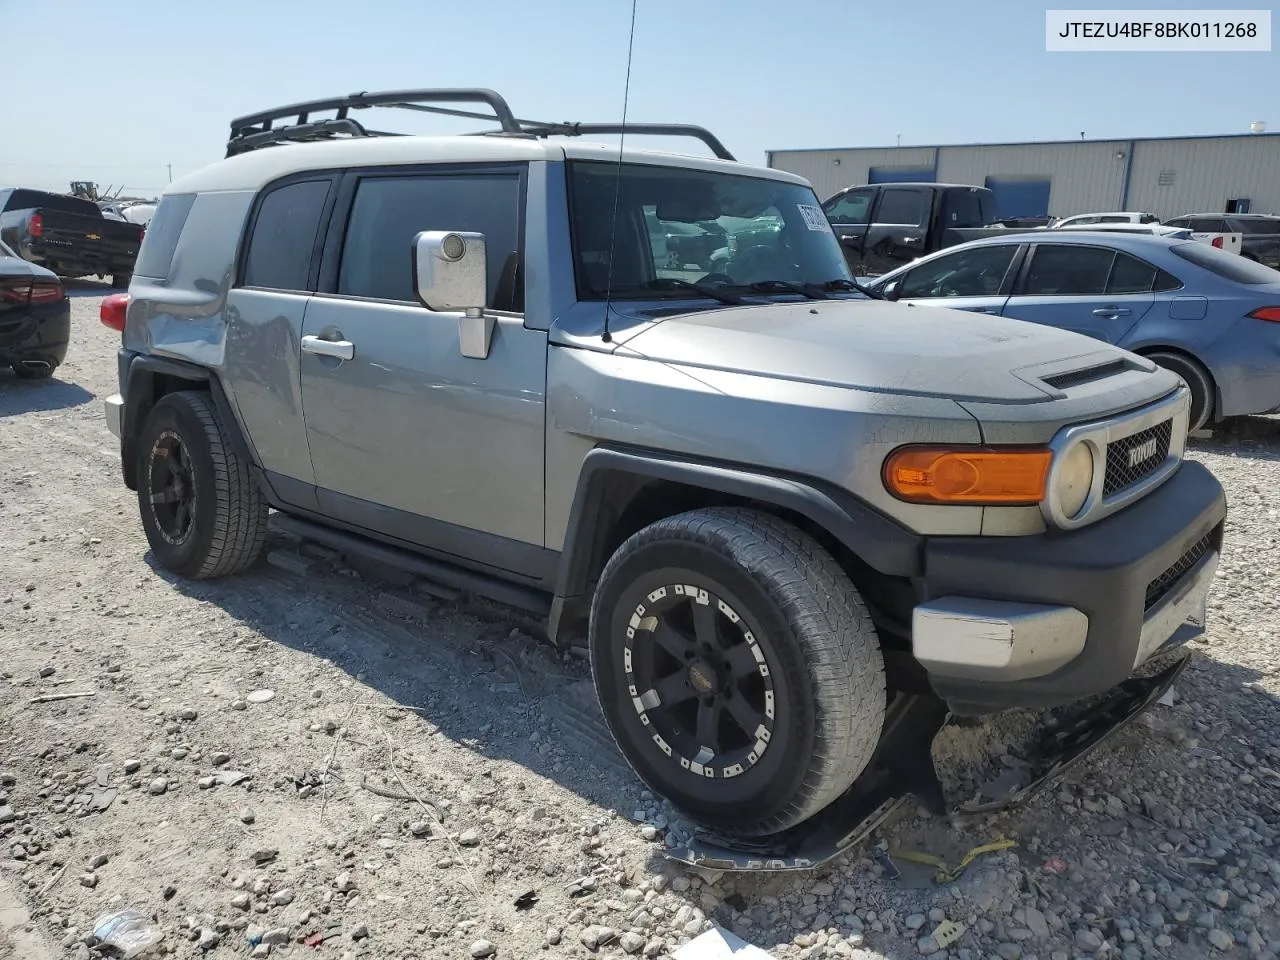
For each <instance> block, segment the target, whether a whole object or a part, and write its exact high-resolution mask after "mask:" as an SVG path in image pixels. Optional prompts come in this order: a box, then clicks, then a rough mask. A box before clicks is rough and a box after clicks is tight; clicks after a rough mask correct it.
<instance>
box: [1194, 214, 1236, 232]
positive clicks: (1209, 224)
mask: <svg viewBox="0 0 1280 960" xmlns="http://www.w3.org/2000/svg"><path fill="white" fill-rule="evenodd" d="M1191 229H1192V230H1195V231H1196V232H1197V233H1230V232H1231V231H1230V230H1228V229H1227V222H1226V221H1225V220H1220V219H1218V218H1217V217H1196V218H1195V219H1194V220H1193V221H1192V222H1191Z"/></svg>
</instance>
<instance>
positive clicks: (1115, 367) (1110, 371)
mask: <svg viewBox="0 0 1280 960" xmlns="http://www.w3.org/2000/svg"><path fill="white" fill-rule="evenodd" d="M1128 369H1129V363H1128V361H1127V360H1125V359H1124V358H1123V357H1121V358H1120V359H1118V360H1112V361H1110V362H1109V363H1101V364H1098V365H1097V366H1093V367H1082V368H1081V369H1079V370H1069V371H1067V372H1066V373H1055V374H1051V375H1050V376H1047V377H1042V378H1041V379H1043V380H1044V382H1045V383H1047V384H1048V385H1049V386H1051V387H1053V388H1054V389H1055V390H1070V389H1071V388H1072V387H1078V386H1080V385H1081V384H1082V383H1092V382H1093V381H1094V380H1105V379H1106V378H1107V377H1114V376H1116V375H1117V374H1121V373H1124V372H1125V371H1126V370H1128Z"/></svg>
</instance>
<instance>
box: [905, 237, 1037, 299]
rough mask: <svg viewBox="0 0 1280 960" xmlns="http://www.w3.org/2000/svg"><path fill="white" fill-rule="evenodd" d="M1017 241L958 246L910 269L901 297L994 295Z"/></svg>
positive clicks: (997, 291) (1006, 270)
mask: <svg viewBox="0 0 1280 960" xmlns="http://www.w3.org/2000/svg"><path fill="white" fill-rule="evenodd" d="M1017 250H1018V245H1017V244H1016V243H1002V244H993V245H991V246H989V247H974V248H973V249H971V250H959V251H957V252H955V253H951V254H947V255H946V256H942V257H939V258H938V259H937V260H934V261H933V262H932V263H926V264H922V265H921V266H918V267H916V268H915V269H914V270H910V271H908V272H907V275H906V276H905V277H903V279H902V284H901V286H900V287H899V294H898V298H899V299H901V300H908V299H911V298H913V297H925V298H928V297H994V296H996V295H997V294H998V293H999V292H1000V285H1001V283H1002V282H1003V281H1004V276H1005V274H1006V273H1008V271H1009V264H1010V263H1012V262H1013V255H1014V254H1015V253H1016V252H1017Z"/></svg>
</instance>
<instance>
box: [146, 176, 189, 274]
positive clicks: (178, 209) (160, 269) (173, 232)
mask: <svg viewBox="0 0 1280 960" xmlns="http://www.w3.org/2000/svg"><path fill="white" fill-rule="evenodd" d="M195 202H196V195H195V194H194V193H175V194H169V195H168V196H165V197H161V198H160V205H159V206H158V207H156V215H155V216H154V217H152V218H151V223H150V224H149V225H148V227H147V232H146V234H145V235H144V236H143V238H142V249H141V250H139V251H138V261H137V263H135V264H134V267H133V272H134V273H135V274H137V275H138V276H140V277H150V278H152V279H153V280H163V279H164V278H165V277H167V276H168V275H169V265H170V264H171V263H173V253H174V251H175V250H177V249H178V238H179V237H181V236H182V228H183V226H185V225H186V222H187V215H188V214H190V213H191V205H192V204H193V203H195Z"/></svg>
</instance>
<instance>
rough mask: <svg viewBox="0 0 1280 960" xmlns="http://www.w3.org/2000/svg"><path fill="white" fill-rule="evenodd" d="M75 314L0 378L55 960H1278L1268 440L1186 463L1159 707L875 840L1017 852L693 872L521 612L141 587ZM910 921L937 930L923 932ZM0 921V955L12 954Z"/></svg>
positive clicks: (1274, 592)
mask: <svg viewBox="0 0 1280 960" xmlns="http://www.w3.org/2000/svg"><path fill="white" fill-rule="evenodd" d="M103 292H104V288H103V287H101V286H100V285H93V284H90V283H82V284H79V285H77V289H76V290H75V294H76V300H75V302H74V305H73V306H74V338H75V342H74V346H73V349H72V353H71V356H70V357H69V359H68V362H67V364H66V365H65V366H64V367H62V368H61V369H60V370H59V375H58V377H57V378H56V379H55V380H53V381H52V382H47V383H41V384H33V383H25V382H18V381H16V380H15V379H13V378H12V377H11V376H9V375H8V374H7V373H6V374H2V375H0V543H3V544H4V550H3V553H2V554H0V655H2V657H3V660H2V662H0V891H3V889H4V888H5V886H6V884H7V885H8V886H10V887H12V888H13V889H14V890H17V891H20V894H19V896H20V898H21V901H22V902H23V904H25V906H26V908H27V909H28V910H29V911H30V916H31V918H32V920H31V922H30V924H29V926H30V928H31V932H33V933H37V934H41V933H42V934H43V936H44V937H45V939H46V940H47V941H48V944H49V946H50V949H51V950H52V954H53V955H54V956H71V957H77V958H80V960H83V958H87V957H91V956H97V955H99V954H100V952H101V951H100V950H99V949H98V948H97V947H96V946H95V943H96V941H94V939H93V937H92V935H91V930H92V927H93V922H94V919H95V918H96V917H97V916H99V915H100V914H102V913H105V912H108V911H113V910H119V909H122V908H125V907H136V908H138V909H139V910H141V911H142V912H143V913H144V914H146V915H147V916H148V917H150V918H152V920H153V922H154V924H155V925H156V926H157V927H158V928H159V929H160V930H162V931H163V932H164V940H163V941H162V943H161V945H160V948H159V949H160V950H161V951H163V952H165V953H168V954H170V955H173V956H178V957H195V956H210V957H221V956H226V957H234V956H255V957H260V956H268V955H270V956H284V957H288V956H303V955H306V956H310V955H313V954H312V951H311V950H310V949H309V948H308V947H305V946H301V945H299V944H298V941H299V940H300V939H301V938H304V937H308V936H312V937H314V936H319V937H324V938H326V939H325V940H324V942H323V943H322V944H321V945H320V946H319V947H318V948H317V949H316V950H315V951H314V955H316V956H329V957H352V958H354V957H360V958H397V960H398V958H418V957H462V958H466V957H484V956H489V955H496V956H497V957H533V956H539V955H549V956H589V955H592V954H599V955H603V956H622V955H625V954H637V955H643V956H649V957H657V956H665V955H669V954H670V953H672V952H674V951H675V950H676V949H678V947H679V946H680V945H681V944H682V943H684V942H687V941H688V940H689V939H690V938H691V937H692V936H694V935H696V934H698V933H699V932H701V931H703V930H705V929H707V928H708V926H709V925H710V924H711V923H717V924H720V925H722V926H724V927H726V928H728V929H730V930H732V931H734V932H735V933H737V934H738V935H739V936H741V937H743V938H744V939H747V940H749V941H751V942H753V943H755V944H756V945H758V946H760V947H761V948H763V949H765V950H767V951H769V952H771V953H773V954H775V955H777V956H779V957H853V958H872V957H888V958H905V957H916V956H920V955H932V956H936V957H954V958H964V960H985V958H989V957H997V958H1004V960H1018V958H1022V960H1032V958H1038V960H1051V958H1052V960H1062V958H1075V957H1080V956H1097V957H1116V956H1120V957H1124V958H1138V957H1176V958H1193V957H1194V958H1202V957H1206V956H1216V955H1223V956H1239V957H1245V956H1255V957H1275V956H1277V955H1278V954H1280V909H1278V908H1277V905H1276V900H1277V896H1280V850H1277V838H1278V837H1280V774H1277V772H1276V771H1277V770H1280V706H1278V702H1277V694H1280V671H1278V668H1277V664H1278V660H1277V656H1276V652H1275V643H1276V640H1277V631H1278V629H1280V615H1278V613H1277V611H1278V608H1280V589H1278V588H1277V586H1276V584H1277V582H1278V580H1277V571H1278V570H1280V546H1278V544H1277V533H1276V530H1277V522H1276V521H1277V508H1280V422H1277V420H1276V419H1274V418H1273V419H1266V418H1253V419H1250V420H1247V421H1243V422H1240V423H1236V424H1233V425H1231V426H1230V427H1229V428H1228V429H1226V430H1223V431H1221V432H1220V433H1219V435H1218V437H1216V438H1215V439H1214V440H1211V441H1199V442H1197V443H1196V444H1195V445H1194V446H1193V450H1192V452H1191V456H1192V457H1194V458H1195V459H1198V460H1201V461H1203V462H1205V463H1206V464H1208V465H1209V466H1210V467H1211V468H1212V469H1213V470H1214V472H1215V473H1217V475H1218V476H1219V477H1220V478H1221V479H1222V482H1223V483H1224V484H1225V485H1226V487H1227V491H1228V495H1229V498H1230V508H1231V513H1230V520H1229V527H1228V533H1227V545H1226V552H1225V556H1224V558H1223V563H1222V566H1221V569H1220V574H1219V579H1218V581H1217V584H1216V586H1215V589H1214V593H1213V598H1212V606H1213V611H1212V612H1213V615H1214V616H1213V621H1212V628H1211V631H1210V635H1209V637H1208V639H1207V641H1206V642H1205V643H1203V644H1198V645H1197V646H1198V655H1197V656H1196V658H1195V660H1194V662H1193V665H1192V666H1191V667H1190V668H1189V670H1188V672H1187V674H1186V675H1185V679H1184V680H1183V681H1181V682H1180V684H1179V687H1178V691H1177V692H1178V699H1177V702H1176V703H1175V705H1173V706H1171V707H1166V706H1161V707H1156V708H1154V709H1153V710H1152V711H1151V712H1150V713H1149V714H1147V715H1146V716H1145V717H1144V718H1143V721H1142V722H1140V723H1138V724H1135V725H1134V726H1133V727H1132V728H1130V729H1129V730H1127V731H1125V732H1124V733H1122V734H1120V735H1119V736H1118V737H1117V738H1116V739H1115V740H1114V741H1112V742H1111V743H1110V744H1109V745H1108V746H1106V747H1105V748H1103V749H1102V750H1100V751H1099V752H1098V753H1097V754H1095V755H1094V756H1093V757H1091V758H1090V759H1089V760H1088V761H1087V762H1085V763H1084V764H1082V765H1081V766H1080V767H1078V768H1076V770H1075V771H1074V776H1073V778H1071V779H1068V780H1066V781H1063V782H1062V783H1060V784H1058V785H1057V786H1056V787H1055V788H1054V789H1052V790H1049V791H1046V792H1045V793H1044V794H1042V795H1041V796H1040V797H1038V798H1037V799H1036V800H1035V801H1033V802H1032V803H1030V804H1029V805H1028V806H1026V807H1024V808H1022V809H1021V810H1018V811H1016V812H1013V813H1009V814H1005V815H1001V816H997V817H988V818H984V819H978V820H967V821H964V822H955V823H948V822H947V821H945V820H941V819H934V818H929V817H928V816H927V815H925V814H923V813H922V812H919V811H916V810H914V809H910V808H909V809H907V810H906V811H904V813H903V814H901V815H900V816H899V817H898V818H897V819H896V820H895V821H894V822H892V823H890V824H888V825H887V826H886V827H885V828H883V829H882V831H881V832H880V833H879V834H878V835H877V837H876V838H875V840H876V841H878V842H883V843H885V844H887V847H888V849H889V850H890V851H893V850H903V849H906V850H922V851H927V852H931V853H933V854H935V855H938V856H941V857H943V858H944V859H946V860H947V861H948V862H950V863H955V862H956V861H957V860H958V858H959V857H960V856H962V855H963V853H964V852H965V851H966V850H968V849H970V848H971V847H973V846H975V845H978V844H981V843H986V842H989V841H992V840H995V839H998V838H1007V839H1010V840H1013V841H1014V842H1015V845H1014V846H1012V847H1010V848H1008V849H1006V850H1003V851H1000V852H997V853H992V854H987V855H983V856H980V857H978V858H977V859H976V860H975V861H974V862H973V864H972V865H971V866H970V867H969V868H968V869H967V870H966V871H965V872H964V874H963V875H962V876H961V877H960V878H959V879H958V880H956V881H955V882H953V883H943V884H938V883H934V882H933V878H932V877H931V871H930V870H929V869H928V868H917V867H915V866H914V865H913V864H910V863H907V862H905V861H903V860H901V859H899V860H898V861H897V862H898V864H899V866H900V867H901V868H902V876H901V878H899V879H896V880H890V879H887V878H886V876H885V875H884V869H883V867H882V866H881V865H880V862H879V861H878V860H877V859H876V858H874V857H873V856H872V855H871V854H872V848H871V846H868V847H867V848H865V849H859V850H855V851H854V852H852V853H851V854H850V855H848V856H847V857H846V859H845V860H844V861H843V862H841V863H839V864H837V865H835V866H833V867H832V868H830V869H828V870H826V871H824V872H821V873H817V874H807V875H786V876H772V877H763V878H761V877H753V878H742V877H734V876H731V875H724V876H720V877H716V876H699V875H694V874H691V873H687V872H684V871H682V870H679V869H676V868H674V867H673V866H671V865H670V864H668V863H667V862H666V861H664V860H663V858H662V857H661V855H660V853H659V847H658V845H657V843H658V841H659V840H660V839H661V836H662V832H663V828H664V826H666V825H667V821H668V820H671V819H673V818H672V817H671V813H670V811H667V810H664V809H663V808H662V805H661V804H659V803H657V802H655V801H654V799H653V798H652V797H650V796H648V795H647V794H646V793H644V792H643V790H642V788H641V786H640V785H639V784H638V782H637V781H636V780H635V778H634V777H633V776H632V775H631V774H630V773H629V772H628V771H627V769H626V767H625V766H624V765H623V764H622V763H621V760H620V758H619V757H618V755H617V754H616V752H615V751H614V749H613V747H612V745H611V744H610V743H608V741H607V739H605V738H603V737H602V736H601V733H600V730H599V729H598V727H595V726H594V725H593V723H592V721H591V715H590V705H591V695H590V690H589V686H588V685H587V683H586V670H585V665H584V664H583V663H582V662H581V661H580V660H578V659H577V658H576V657H572V656H570V657H564V656H560V655H558V654H556V653H554V652H552V651H550V650H548V649H547V648H546V647H544V646H540V645H539V644H538V643H536V642H535V641H534V640H532V639H531V638H530V637H529V636H528V635H527V630H526V627H527V625H525V624H523V623H522V622H521V620H520V618H519V617H518V616H516V615H513V614H511V613H509V612H507V611H503V610H501V609H498V608H490V607H481V606H469V605H467V604H465V603H463V602H461V601H459V600H457V599H452V598H448V597H440V596H437V595H432V594H430V593H428V592H425V591H424V590H423V588H422V585H421V584H414V583H408V582H406V581H405V580H403V579H397V577H396V576H395V575H394V574H393V573H392V572H390V571H377V570H372V569H369V568H361V569H359V570H353V569H350V568H347V567H344V566H342V565H341V564H339V563H337V562H335V559H334V558H333V557H332V556H330V555H327V554H325V553H324V552H323V551H317V550H311V549H309V548H307V547H305V545H300V544H296V543H290V542H288V541H286V540H283V539H281V538H280V537H276V538H275V539H274V540H273V542H272V545H271V547H272V550H273V555H272V562H271V563H265V564H263V565H262V566H261V567H260V568H258V569H256V570H255V571H253V572H252V573H250V574H248V575H245V576H242V577H238V578H234V579H231V580H226V581H218V582H213V583H204V584H191V583H183V582H178V581H175V580H174V579H173V578H172V577H170V576H168V575H166V574H164V573H162V572H159V571H157V570H156V569H154V568H153V567H152V566H150V565H149V562H148V560H149V558H148V554H147V550H146V543H145V540H144V537H143V535H142V532H141V528H140V526H139V522H138V519H137V510H136V506H135V503H134V501H133V499H132V495H131V494H130V493H129V492H128V491H127V490H126V489H125V487H124V486H123V484H122V483H121V480H120V472H119V469H120V468H119V462H118V456H117V453H116V450H115V449H114V442H113V440H112V438H111V437H110V435H109V434H108V433H107V432H106V429H105V425H104V423H103V418H102V412H101V404H100V398H101V397H103V396H105V395H107V394H108V393H110V392H112V391H113V390H114V389H115V360H114V351H115V346H116V339H115V335H114V334H113V333H111V332H110V331H108V330H106V329H105V328H103V327H102V326H100V325H99V324H98V322H97V319H96V318H97V305H98V298H99V297H100V296H101V294H102V293H103ZM73 694H92V695H91V696H78V697H73V698H70V699H60V700H52V701H43V702H32V701H33V698H36V697H42V696H49V695H73ZM1018 726H1019V718H1017V717H1012V718H1002V719H1000V720H998V721H994V722H992V723H989V724H987V725H986V726H984V727H983V728H981V729H977V730H974V729H966V730H959V731H955V732H949V733H948V734H947V735H945V736H944V737H942V738H940V742H939V746H938V750H939V752H940V757H939V759H940V760H941V761H943V763H944V766H945V765H946V762H947V761H948V760H951V761H955V760H956V758H967V757H968V756H970V755H973V754H975V752H976V754H982V753H983V752H985V754H986V756H988V757H994V758H996V762H998V760H999V757H1000V755H1001V754H1002V753H1003V752H1004V751H1005V750H1006V749H1008V747H1007V746H1006V745H1005V738H1006V735H1008V736H1011V735H1012V732H1013V731H1015V730H1016V729H1017V728H1018ZM975 745H977V746H979V747H980V748H981V749H978V750H976V751H975ZM951 765H953V766H954V765H955V764H954V763H952V764H951ZM3 901H4V896H3V893H2V892H0V912H2V911H3V908H5V906H6V904H5V903H4V902H3ZM943 921H954V922H955V923H957V924H960V925H962V926H963V933H962V935H961V936H960V937H959V939H957V940H954V941H953V942H950V943H947V944H945V945H942V946H940V945H939V943H938V940H939V939H941V940H943V941H946V936H945V930H946V928H945V927H944V928H943V929H942V931H939V932H938V936H937V937H935V931H936V930H938V927H939V924H941V923H943ZM5 929H6V928H5V926H4V925H3V924H0V957H3V956H15V957H16V956H23V957H29V956H30V952H29V950H27V949H25V948H21V947H19V946H18V945H17V944H18V940H17V939H16V937H11V938H10V939H8V940H6V939H5V936H6V935H5V933H4V931H5ZM6 951H7V952H6Z"/></svg>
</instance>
